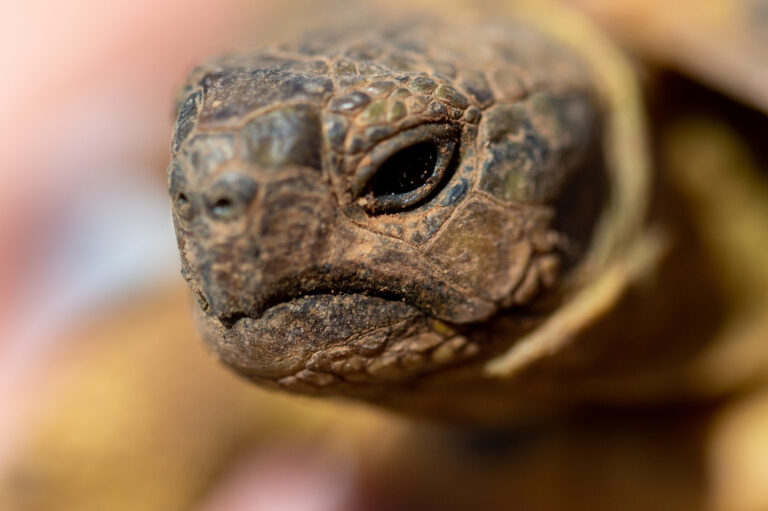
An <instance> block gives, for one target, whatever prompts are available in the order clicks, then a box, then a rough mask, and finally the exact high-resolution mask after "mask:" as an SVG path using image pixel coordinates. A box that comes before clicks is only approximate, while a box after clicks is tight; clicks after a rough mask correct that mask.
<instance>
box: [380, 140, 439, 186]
mask: <svg viewBox="0 0 768 511" xmlns="http://www.w3.org/2000/svg"><path fill="white" fill-rule="evenodd" d="M436 162H437V148H436V147H435V146H434V144H431V143H429V142H421V143H419V144H414V145H412V146H410V147H406V148H405V149H402V150H400V151H398V152H397V153H395V154H393V155H392V156H391V157H390V158H389V159H388V160H387V161H385V162H384V163H383V164H382V165H381V167H379V170H378V171H377V172H376V175H375V176H374V178H373V179H372V180H371V185H370V186H371V191H373V195H374V196H375V197H380V196H382V195H398V194H401V193H406V192H410V191H412V190H416V189H418V188H420V187H421V186H423V185H424V184H425V183H426V182H427V181H428V180H429V178H430V177H431V176H432V174H433V173H434V170H435V164H436Z"/></svg>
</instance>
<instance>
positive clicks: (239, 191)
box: [206, 173, 258, 221]
mask: <svg viewBox="0 0 768 511" xmlns="http://www.w3.org/2000/svg"><path fill="white" fill-rule="evenodd" d="M257 188H258V187H257V184H256V182H255V181H254V180H253V179H251V178H250V177H249V176H247V175H244V174H239V173H230V174H225V175H224V176H222V177H221V178H219V179H218V180H216V182H215V183H214V184H213V185H212V186H211V188H210V189H209V191H208V193H207V194H206V205H207V207H208V212H209V214H210V216H211V217H213V218H214V219H215V220H220V221H230V220H235V219H237V218H240V217H242V216H243V215H244V214H245V213H246V211H247V210H248V206H249V205H250V203H251V201H253V198H254V197H255V196H256V191H257Z"/></svg>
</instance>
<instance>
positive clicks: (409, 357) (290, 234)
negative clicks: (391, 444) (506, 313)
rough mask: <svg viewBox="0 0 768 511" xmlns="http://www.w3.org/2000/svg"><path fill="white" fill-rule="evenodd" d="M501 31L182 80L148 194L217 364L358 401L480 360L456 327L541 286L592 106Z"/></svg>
mask: <svg viewBox="0 0 768 511" xmlns="http://www.w3.org/2000/svg"><path fill="white" fill-rule="evenodd" d="M515 33H516V34H517V36H513V37H510V36H508V35H506V34H507V31H498V32H495V31H493V30H486V31H483V32H482V34H472V33H467V34H465V35H463V36H462V37H465V39H464V41H466V40H467V39H466V38H470V40H471V42H472V44H471V45H466V44H464V45H461V44H456V45H455V47H454V43H453V41H455V40H456V38H455V37H454V36H453V35H454V31H448V32H446V31H445V29H442V28H440V27H434V26H411V27H408V29H407V30H402V31H397V30H395V31H388V32H387V31H385V32H384V33H383V34H379V35H372V34H370V33H368V34H366V35H365V36H362V35H360V34H359V33H358V34H357V36H355V37H353V38H352V39H345V40H333V38H330V39H323V38H322V37H316V38H314V39H313V40H312V43H311V44H309V43H300V44H298V45H296V46H293V47H280V48H279V49H272V50H265V51H263V52H261V53H256V54H252V55H245V56H237V57H224V58H222V59H220V60H218V61H215V62H213V63H212V64H211V65H209V66H207V67H204V68H200V69H198V70H196V71H195V72H193V74H192V76H191V77H190V79H189V84H188V86H187V89H186V93H185V98H184V100H183V102H182V104H181V106H180V108H179V118H178V122H177V125H176V129H175V132H174V140H173V146H172V150H173V159H172V162H171V165H170V167H169V190H170V195H171V199H172V204H173V216H174V222H175V226H176V232H177V237H178V243H179V249H180V252H181V258H182V273H183V275H184V277H185V278H186V279H187V281H188V282H189V284H190V286H191V288H192V290H193V291H194V293H195V294H196V296H197V298H198V301H199V304H200V308H199V313H200V314H199V316H200V321H201V325H202V328H203V330H204V332H205V337H206V340H207V342H208V343H209V344H210V345H211V346H212V348H213V350H214V351H215V352H216V353H217V354H218V356H219V357H220V358H221V359H223V360H224V361H225V362H226V363H228V364H230V365H232V366H233V367H235V368H236V369H237V370H238V371H240V372H242V373H244V374H246V375H249V376H251V377H252V378H254V379H257V380H266V381H270V382H276V383H277V384H278V385H281V386H283V387H286V388H291V389H296V390H304V391H317V390H319V389H324V390H328V391H332V392H346V393H349V392H353V391H352V390H350V389H353V388H355V387H356V386H358V384H359V383H367V384H369V385H368V386H367V388H369V389H370V388H374V387H375V386H371V385H370V383H382V382H398V381H404V380H408V379H410V378H412V377H414V376H415V375H418V374H423V373H434V372H437V370H439V369H441V368H445V367H449V366H453V365H456V364H457V363H459V362H461V361H466V360H467V359H469V358H472V357H478V356H480V354H482V353H483V351H484V350H483V348H484V346H483V345H482V343H478V342H476V340H472V339H469V340H468V339H467V331H468V330H469V329H470V327H468V326H466V325H469V324H472V323H476V322H481V321H484V320H486V319H488V318H489V317H491V316H493V315H494V314H496V313H497V312H498V311H499V310H500V309H510V308H515V307H521V306H524V305H527V304H529V303H531V302H532V301H533V300H534V299H535V298H536V297H537V296H538V295H539V294H540V291H541V290H542V289H544V288H547V287H552V286H554V285H555V284H556V283H557V281H558V270H559V267H560V266H561V255H562V254H561V253H562V249H563V248H564V247H566V245H567V242H568V239H567V233H564V232H561V231H560V230H558V229H557V228H556V227H555V226H556V225H557V219H558V215H560V214H561V212H559V211H558V209H557V207H555V204H556V203H557V201H558V200H559V196H560V194H561V191H562V190H563V188H564V186H565V185H566V183H567V182H568V181H569V180H570V179H571V177H572V175H574V174H577V173H578V172H579V171H580V169H581V168H583V167H584V165H585V155H586V154H587V149H588V148H589V146H590V144H591V142H592V140H593V139H594V136H595V127H594V123H595V119H594V115H593V106H592V104H591V102H590V99H589V95H588V92H587V88H586V87H587V86H586V83H587V82H586V81H585V79H584V78H583V77H582V76H581V74H580V72H579V70H578V68H575V67H573V66H571V65H570V62H571V60H570V59H571V57H568V58H566V57H564V56H561V54H560V53H559V52H560V50H557V49H556V48H553V47H551V46H549V45H548V44H547V43H545V42H543V41H541V40H540V39H538V38H536V37H535V36H533V35H532V34H530V33H526V34H524V35H523V36H520V32H519V31H517V32H515ZM501 34H505V36H504V38H501V39H500V36H501ZM516 37H517V38H518V39H519V38H520V37H522V38H523V40H522V42H521V41H520V40H517V39H516ZM425 41H429V42H430V45H429V46H426V45H425V44H424V42H425ZM521 44H525V45H526V47H525V48H523V47H520V45H521ZM464 48H472V51H471V52H469V53H467V50H465V49H464ZM532 50H533V51H532ZM542 67H543V68H544V69H541V68H542ZM545 70H550V71H552V70H555V71H557V72H558V73H559V75H558V76H557V80H554V81H551V80H549V81H548V80H547V79H546V76H547V75H546V74H545ZM537 73H538V74H537ZM470 337H471V336H470Z"/></svg>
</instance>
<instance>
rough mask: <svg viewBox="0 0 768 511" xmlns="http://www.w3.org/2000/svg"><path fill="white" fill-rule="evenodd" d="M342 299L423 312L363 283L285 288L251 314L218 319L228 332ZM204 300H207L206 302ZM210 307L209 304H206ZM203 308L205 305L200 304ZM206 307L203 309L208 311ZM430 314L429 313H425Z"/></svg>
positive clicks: (405, 300) (406, 299)
mask: <svg viewBox="0 0 768 511" xmlns="http://www.w3.org/2000/svg"><path fill="white" fill-rule="evenodd" d="M334 296H337V297H340V296H361V297H370V298H379V299H381V300H386V301H391V302H398V303H403V304H408V305H410V306H411V307H412V308H414V309H417V310H419V311H422V308H421V307H420V304H419V303H415V302H416V301H415V300H412V298H413V297H412V296H408V294H407V293H396V292H394V291H391V290H388V289H386V288H375V287H373V288H372V287H370V286H366V285H365V284H363V283H357V284H354V283H353V284H346V285H343V286H342V285H338V284H336V285H334V284H333V283H328V282H326V283H322V284H319V285H315V286H305V287H301V286H291V287H285V286H284V287H282V288H281V289H280V290H279V291H275V292H273V293H270V294H268V295H267V296H265V297H264V298H262V299H261V300H260V301H259V303H258V304H257V305H256V306H254V307H253V308H252V309H250V310H248V311H234V312H229V313H224V314H219V315H218V316H216V319H218V321H219V322H220V323H221V324H222V325H223V326H224V327H225V328H227V329H231V328H233V327H234V326H235V325H236V324H237V323H238V322H239V321H242V320H244V319H252V320H255V321H257V320H259V319H261V318H262V317H263V316H264V315H266V314H268V313H269V312H270V311H271V310H273V309H275V308H278V307H280V306H281V305H285V304H291V303H295V302H299V301H302V300H304V301H311V300H317V301H318V302H323V300H322V298H323V297H334ZM203 299H204V298H203ZM205 303H207V302H205ZM201 305H202V304H201ZM206 308H207V307H206V306H203V309H204V310H205V309H206ZM422 312H424V314H427V312H426V311H422Z"/></svg>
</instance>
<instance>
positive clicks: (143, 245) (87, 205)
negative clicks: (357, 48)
mask: <svg viewBox="0 0 768 511" xmlns="http://www.w3.org/2000/svg"><path fill="white" fill-rule="evenodd" d="M273 7H274V2H271V1H269V0H265V1H257V2H245V1H243V0H222V1H217V2H213V1H203V0H191V1H179V0H168V1H164V2H150V1H147V0H136V1H120V0H118V1H106V2H92V1H89V0H65V1H52V0H40V1H33V2H2V4H0V48H2V50H0V68H1V69H3V72H2V77H3V78H2V81H1V82H0V118H1V119H3V121H4V122H3V123H2V124H0V140H2V141H3V143H2V147H3V152H2V167H1V171H0V204H2V205H3V207H2V209H1V210H0V247H2V250H1V251H0V258H1V259H0V290H1V291H2V292H0V416H1V417H0V442H1V443H0V459H1V457H2V453H3V452H4V450H3V447H4V445H3V444H6V446H7V444H12V443H13V438H14V436H13V434H12V430H13V428H14V427H17V426H18V425H19V424H20V422H21V416H22V415H23V413H24V410H25V408H27V407H28V406H29V405H30V402H31V401H32V400H31V399H30V395H29V391H30V389H31V388H33V387H34V385H35V384H36V383H39V376H40V375H39V374H38V373H37V372H36V368H38V367H41V366H44V363H45V357H46V355H47V354H48V353H49V351H51V348H53V347H57V348H61V346H56V344H57V341H59V340H60V339H61V338H63V336H62V333H63V332H65V331H67V329H69V328H71V327H72V326H73V325H75V324H78V323H80V322H83V321H88V320H89V319H91V318H93V317H95V316H96V315H98V312H99V311H101V310H104V309H105V308H108V307H109V306H110V305H112V304H114V303H118V302H119V301H120V300H122V299H124V298H125V297H126V296H129V295H131V294H132V293H135V292H137V291H138V290H143V289H146V288H149V287H152V286H161V285H164V284H166V283H167V282H168V281H170V280H173V279H178V262H177V255H176V249H175V245H174V241H173V235H172V226H171V222H170V213H169V208H168V205H167V199H166V196H165V190H164V187H165V185H164V179H165V171H164V169H165V166H166V165H167V161H168V149H167V148H168V143H169V138H170V131H171V124H172V122H173V112H172V99H173V95H174V89H175V87H176V85H177V84H178V83H179V82H180V81H181V80H182V79H183V76H184V74H185V73H186V71H187V70H188V69H189V68H190V67H192V66H193V65H194V63H196V62H198V61H200V60H201V59H202V58H204V57H205V56H207V55H210V54H212V53H215V52H218V51H221V50H222V48H224V47H228V46H231V45H233V44H237V43H238V41H240V42H242V41H244V40H246V39H247V38H248V34H249V33H252V31H254V30H256V31H258V29H259V23H260V21H259V20H260V19H263V17H264V16H265V15H267V14H268V12H269V11H270V9H271V8H273Z"/></svg>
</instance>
